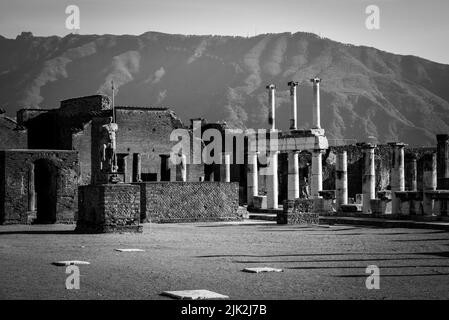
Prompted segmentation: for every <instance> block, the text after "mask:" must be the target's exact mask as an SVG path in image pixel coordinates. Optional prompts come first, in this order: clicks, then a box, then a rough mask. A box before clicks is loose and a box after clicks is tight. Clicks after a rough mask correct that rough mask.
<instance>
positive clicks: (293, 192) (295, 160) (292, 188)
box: [287, 151, 299, 200]
mask: <svg viewBox="0 0 449 320" xmlns="http://www.w3.org/2000/svg"><path fill="white" fill-rule="evenodd" d="M287 194H288V200H295V199H298V198H299V152H298V151H291V152H289V153H288V191H287Z"/></svg>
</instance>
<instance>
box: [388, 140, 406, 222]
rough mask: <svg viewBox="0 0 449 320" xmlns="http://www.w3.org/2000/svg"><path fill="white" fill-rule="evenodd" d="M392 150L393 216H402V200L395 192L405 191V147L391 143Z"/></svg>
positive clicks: (401, 144) (391, 184)
mask: <svg viewBox="0 0 449 320" xmlns="http://www.w3.org/2000/svg"><path fill="white" fill-rule="evenodd" d="M389 145H390V147H391V148H392V149H393V150H392V154H391V156H392V162H391V164H392V166H391V174H390V186H391V199H392V204H391V205H392V211H391V213H392V214H401V200H400V199H399V198H398V197H397V196H396V193H395V191H405V171H404V146H405V144H403V143H394V142H393V143H389Z"/></svg>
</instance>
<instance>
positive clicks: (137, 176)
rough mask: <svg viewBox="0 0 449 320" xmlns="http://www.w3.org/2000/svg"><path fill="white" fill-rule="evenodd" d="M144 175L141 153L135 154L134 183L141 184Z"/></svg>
mask: <svg viewBox="0 0 449 320" xmlns="http://www.w3.org/2000/svg"><path fill="white" fill-rule="evenodd" d="M141 175H142V160H141V157H140V153H134V154H133V182H140V181H142V180H141Z"/></svg>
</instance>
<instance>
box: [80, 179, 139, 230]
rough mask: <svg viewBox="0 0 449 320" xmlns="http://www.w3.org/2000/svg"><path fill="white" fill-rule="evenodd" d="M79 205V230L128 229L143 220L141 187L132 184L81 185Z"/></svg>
mask: <svg viewBox="0 0 449 320" xmlns="http://www.w3.org/2000/svg"><path fill="white" fill-rule="evenodd" d="M78 208H79V212H78V221H77V230H78V231H94V232H115V231H129V230H130V229H132V228H135V227H137V226H139V224H140V188H139V186H135V185H129V184H114V185H88V186H81V187H79V200H78ZM135 231H138V230H137V229H136V230H135Z"/></svg>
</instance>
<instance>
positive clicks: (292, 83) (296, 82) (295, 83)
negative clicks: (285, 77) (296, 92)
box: [287, 81, 299, 87]
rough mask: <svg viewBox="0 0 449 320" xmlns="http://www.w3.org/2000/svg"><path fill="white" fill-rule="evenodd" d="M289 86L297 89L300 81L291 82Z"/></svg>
mask: <svg viewBox="0 0 449 320" xmlns="http://www.w3.org/2000/svg"><path fill="white" fill-rule="evenodd" d="M287 85H288V86H289V87H297V86H298V85H299V82H298V81H289V82H288V83H287Z"/></svg>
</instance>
